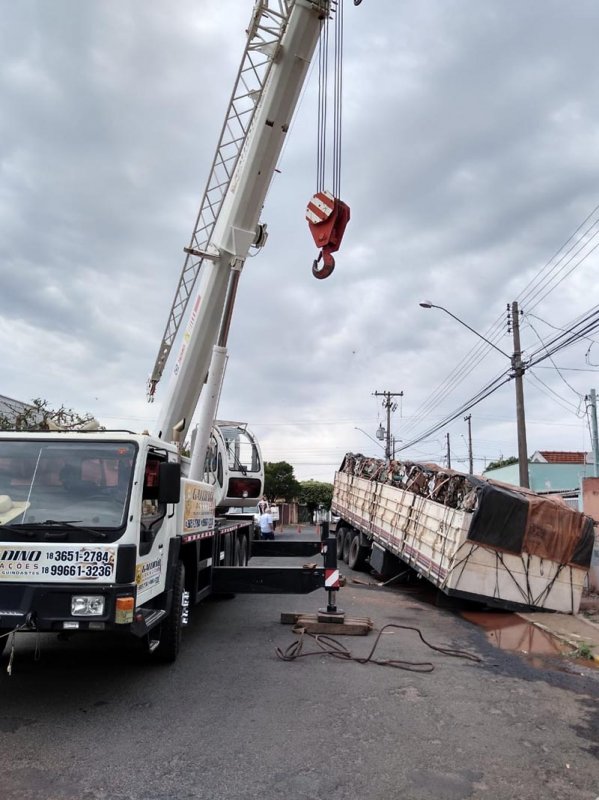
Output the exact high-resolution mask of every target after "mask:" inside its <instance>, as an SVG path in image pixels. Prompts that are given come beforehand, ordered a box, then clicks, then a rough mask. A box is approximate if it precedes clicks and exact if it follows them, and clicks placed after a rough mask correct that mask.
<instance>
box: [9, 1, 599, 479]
mask: <svg viewBox="0 0 599 800" xmlns="http://www.w3.org/2000/svg"><path fill="white" fill-rule="evenodd" d="M252 6H253V3H252V2H251V0H177V2H176V3H167V2H166V0H160V1H159V0H143V2H142V0H86V2H82V0H39V1H38V2H34V1H33V0H19V2H14V0H0V19H1V21H0V230H1V235H0V271H1V289H0V352H1V354H2V359H1V363H2V371H1V379H0V394H3V395H7V396H9V397H12V398H16V399H18V400H25V401H27V400H31V399H32V398H34V397H42V398H46V399H48V400H49V401H50V403H51V404H53V405H56V406H58V405H60V404H65V405H67V406H69V407H73V408H75V409H77V410H79V411H80V412H90V413H92V414H94V415H95V416H96V417H97V418H98V419H99V420H100V421H101V422H102V423H103V424H105V425H106V426H107V427H127V428H130V429H132V430H142V429H143V428H146V427H152V425H153V423H154V421H155V419H156V417H157V413H158V404H159V402H160V396H161V393H160V390H159V392H158V400H157V403H156V404H154V405H148V404H147V403H146V399H145V390H146V381H147V378H148V376H149V374H150V372H151V369H152V366H153V364H154V360H155V357H156V351H157V348H158V345H159V343H160V338H161V336H162V331H163V329H164V325H165V323H166V320H167V316H168V313H169V309H170V304H171V300H172V297H173V295H174V292H175V289H176V285H177V281H178V277H179V272H180V269H181V267H182V264H183V252H182V248H183V247H184V246H185V245H186V244H187V243H188V241H189V237H190V234H191V231H192V229H193V225H194V222H195V219H196V214H197V210H198V206H199V202H200V199H201V197H202V193H203V190H204V185H205V182H206V179H207V177H208V172H209V169H210V166H211V164H212V159H213V157H214V152H215V149H216V144H217V138H218V135H219V132H220V128H221V125H222V122H223V120H224V116H225V112H226V108H227V104H228V101H229V97H230V94H231V91H232V88H233V83H234V80H235V77H236V74H237V68H238V66H239V62H240V60H241V56H242V52H243V47H244V44H245V32H244V31H245V28H246V26H247V24H248V22H249V19H250V15H251V10H252ZM598 30H599V3H597V2H596V0H575V2H570V3H565V2H563V0H401V2H400V1H399V0H363V2H362V4H361V5H360V6H357V7H356V6H354V4H353V3H352V2H350V1H349V0H345V62H344V77H343V86H344V105H343V110H344V126H343V161H342V178H341V195H342V199H343V200H345V202H347V203H348V204H349V205H350V207H351V222H350V224H349V226H348V228H347V231H346V235H345V239H344V242H343V246H342V248H341V250H340V252H339V253H338V254H336V262H337V267H336V269H335V271H334V273H333V275H332V276H331V277H330V278H329V279H328V280H323V281H317V280H315V279H314V278H313V276H312V274H311V265H312V261H313V259H314V257H315V254H316V250H315V247H314V244H313V241H312V238H311V236H310V234H309V232H308V228H307V223H306V222H305V219H304V212H305V206H306V203H307V201H308V200H309V199H310V197H311V195H312V194H313V193H314V191H315V188H316V119H317V117H316V111H317V110H316V106H315V100H314V98H315V90H316V81H317V77H318V76H317V67H315V68H314V69H313V71H312V73H311V77H310V81H309V84H308V86H307V89H306V91H305V93H304V96H303V99H302V103H301V106H300V108H299V111H298V114H297V116H296V118H295V122H294V124H293V126H292V128H291V131H290V133H289V137H288V141H287V143H286V146H285V149H284V151H283V156H282V159H281V162H280V164H279V169H280V173H279V174H277V176H276V177H275V180H274V182H273V184H272V187H271V190H270V193H269V195H268V198H267V202H266V205H265V208H264V212H263V215H262V219H263V221H265V222H267V223H268V227H269V233H270V236H269V240H268V242H267V245H266V247H265V248H264V250H262V251H261V252H260V253H259V254H258V255H257V256H256V257H255V258H253V259H250V260H248V262H247V264H246V266H245V268H244V271H243V274H242V277H241V283H240V289H239V294H238V300H237V306H236V311H235V316H234V319H233V324H232V330H231V335H230V340H229V347H230V360H229V364H228V369H227V375H226V378H225V385H224V388H223V394H222V401H221V408H220V416H221V417H222V418H225V419H235V420H240V421H246V422H247V423H248V424H249V427H250V428H251V429H252V430H253V431H254V432H255V433H256V434H257V435H258V437H259V439H260V441H261V444H262V448H263V454H264V458H265V459H266V460H268V461H280V460H285V461H289V462H290V463H291V464H293V465H294V467H295V473H296V476H297V477H298V478H299V479H306V478H315V479H317V480H332V479H333V474H334V470H335V468H336V467H337V466H338V465H339V464H340V462H341V459H342V456H343V454H344V453H345V452H346V451H348V450H352V451H358V452H364V453H367V454H371V455H374V454H381V452H382V451H381V450H380V448H379V447H378V445H377V444H376V440H375V441H373V438H374V435H375V431H376V430H377V428H378V427H379V425H380V424H381V423H382V424H383V425H385V424H386V419H385V411H384V409H383V408H382V405H381V398H380V397H375V396H373V392H375V391H379V392H382V391H390V392H394V393H399V392H403V397H402V398H397V400H398V407H397V409H396V410H395V412H394V413H393V415H392V432H393V435H394V436H395V437H396V438H397V439H399V440H403V442H404V443H406V442H409V441H412V440H415V439H418V438H419V437H420V436H421V435H422V434H423V433H425V432H426V431H427V430H429V429H430V428H432V427H434V426H435V425H436V424H438V423H439V422H440V421H442V420H443V418H444V417H446V416H450V415H451V414H452V413H453V412H455V411H456V410H459V409H460V407H461V406H462V404H463V403H464V402H465V401H466V400H468V399H469V398H471V397H473V396H474V395H476V394H477V393H478V392H479V391H480V390H481V389H482V388H483V387H485V386H486V385H487V384H489V382H490V381H492V380H493V379H494V378H496V377H497V376H498V375H500V374H501V373H503V372H505V371H506V370H507V369H508V367H509V359H508V357H507V356H504V355H502V354H501V353H498V352H497V351H496V350H493V349H492V348H486V349H485V348H483V350H484V353H483V352H482V351H481V349H480V348H479V347H478V346H479V344H483V343H481V342H480V340H478V339H477V338H476V336H474V334H473V333H471V332H470V331H468V330H467V329H466V328H465V327H463V326H461V325H460V324H459V323H458V322H456V321H455V320H454V319H452V318H451V317H450V316H449V315H447V314H446V313H444V312H443V311H441V310H436V309H430V310H425V309H423V308H421V307H420V306H419V302H420V301H422V300H430V301H431V302H432V303H435V304H437V305H441V306H444V307H445V308H447V309H448V310H450V311H451V312H452V313H453V314H455V315H456V316H458V317H459V318H461V319H462V320H464V321H465V322H466V323H467V324H468V325H470V326H471V327H473V328H475V329H476V330H477V331H479V332H480V333H481V334H483V335H485V336H486V337H487V338H492V340H493V342H494V343H495V344H496V346H497V347H499V348H500V349H501V350H503V351H505V352H506V353H507V354H510V353H511V352H512V349H513V343H512V339H511V336H510V335H508V333H507V324H506V313H505V312H506V304H507V303H508V302H512V301H514V300H518V301H520V302H521V308H522V310H523V312H524V314H523V317H522V319H521V329H522V330H521V336H522V345H523V349H524V356H525V358H526V357H527V355H529V354H532V353H533V352H535V351H537V350H539V348H540V347H541V346H542V345H541V342H542V341H546V340H548V339H549V338H551V337H553V336H555V335H556V334H557V333H558V331H556V328H568V327H570V325H571V323H572V321H573V320H575V319H576V318H578V317H580V316H581V315H583V314H585V313H586V312H588V311H590V310H591V309H593V308H594V307H595V306H596V304H597V302H598V301H597V288H596V287H597V285H598V262H599V250H598V251H597V252H596V253H595V252H592V248H593V247H594V244H595V243H594V241H593V239H592V238H591V237H592V236H593V235H595V232H596V230H597V226H596V225H595V226H594V227H593V224H594V222H595V220H596V219H598V220H599V214H598V213H596V212H595V213H593V212H594V209H595V207H596V206H597V204H598V203H599V158H598V146H599V105H598V103H597V98H598V97H599V72H598V71H597V68H596V48H597V45H596V37H597V31H598ZM589 215H591V216H590V217H589ZM587 218H588V219H587ZM585 220H587V221H586V222H585ZM581 224H582V228H580V229H579V230H578V233H576V234H575V232H576V231H577V229H578V228H579V226H580V225H581ZM587 229H588V230H589V233H588V234H586V235H585V236H584V238H583V239H582V240H581V241H580V242H579V243H578V244H576V242H577V241H578V239H579V238H580V237H581V236H583V234H584V233H585V231H587ZM573 234H575V238H574V239H572V240H570V237H571V236H572V235H573ZM573 245H574V247H573ZM564 246H565V250H562V248H563V247H564ZM585 248H586V249H585ZM566 250H569V253H568V254H567V255H566V256H565V257H564V258H562V260H561V261H559V259H560V257H562V256H563V254H564V252H565V251H566ZM556 254H558V255H556ZM558 261H559V263H558ZM556 265H557V266H556ZM552 268H554V269H553V272H552V271H551V270H552ZM558 270H561V271H559V272H558ZM552 276H553V277H552ZM549 290H551V291H549ZM598 335H599V334H598ZM482 355H484V358H482V359H481V356H482ZM555 365H557V367H559V368H560V371H559V372H558V371H557V370H556V369H555ZM593 365H595V366H593ZM597 365H599V344H595V343H594V342H592V341H590V340H588V339H586V340H584V341H581V342H579V343H578V344H575V345H574V346H572V347H570V348H568V349H566V350H564V351H563V352H560V353H558V354H556V355H555V356H554V357H553V360H549V359H546V360H545V361H543V362H542V364H539V365H538V366H536V367H535V368H534V369H533V370H531V371H529V372H528V373H527V374H526V377H525V401H526V414H527V432H528V452H529V454H532V453H533V452H534V451H535V450H538V449H546V450H581V449H587V450H588V449H590V447H591V444H590V434H589V424H588V418H587V416H586V415H585V401H584V397H585V395H587V394H588V393H589V390H590V389H591V388H592V387H593V386H595V385H596V375H595V374H594V373H596V371H597ZM170 366H172V365H170ZM470 367H473V368H472V369H470ZM169 372H170V367H169V368H167V373H166V375H167V376H168V373H169ZM164 383H165V385H166V380H165V381H164ZM470 413H471V414H472V434H473V451H474V457H475V462H474V464H475V471H482V469H483V468H484V466H485V463H486V462H488V461H490V460H494V459H497V458H498V457H500V456H504V457H507V456H511V455H516V453H517V440H516V425H515V394H514V383H513V381H510V382H508V383H507V384H506V385H504V386H502V387H500V388H499V389H497V391H495V392H494V393H493V394H492V395H490V396H489V397H488V398H487V399H485V400H483V401H482V402H481V403H479V404H478V405H476V406H475V407H474V408H472V410H471V412H470ZM463 416H464V414H463V413H462V414H460V415H459V416H458V418H457V419H456V420H455V421H454V422H453V423H451V424H448V425H446V426H443V427H442V428H441V429H440V430H439V431H437V432H435V433H433V434H432V435H430V436H428V437H427V438H425V439H424V440H422V441H419V442H418V443H416V444H413V445H412V446H410V447H409V448H408V449H407V450H406V451H404V452H403V453H402V455H403V456H409V457H411V458H414V459H416V460H426V461H437V462H441V463H442V461H443V459H444V457H445V447H446V439H445V436H446V434H447V433H449V434H450V441H451V451H452V462H453V465H454V466H455V467H456V468H458V469H460V468H463V469H465V468H466V467H467V461H466V459H467V444H466V437H467V427H466V423H465V422H464V420H463ZM357 429H362V430H357ZM369 437H372V439H371V438H369ZM397 446H398V448H399V447H401V446H403V445H402V444H401V443H399V444H398V445H397Z"/></svg>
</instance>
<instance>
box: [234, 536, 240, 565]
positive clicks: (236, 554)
mask: <svg viewBox="0 0 599 800" xmlns="http://www.w3.org/2000/svg"><path fill="white" fill-rule="evenodd" d="M234 547H235V549H234V551H233V566H234V567H240V566H241V542H240V541H239V537H238V536H235V545H234Z"/></svg>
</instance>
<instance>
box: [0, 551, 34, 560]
mask: <svg viewBox="0 0 599 800" xmlns="http://www.w3.org/2000/svg"><path fill="white" fill-rule="evenodd" d="M41 557H42V551H41V550H4V551H3V552H2V555H0V561H9V562H10V561H39V560H40V558H41Z"/></svg>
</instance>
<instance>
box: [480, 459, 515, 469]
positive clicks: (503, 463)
mask: <svg viewBox="0 0 599 800" xmlns="http://www.w3.org/2000/svg"><path fill="white" fill-rule="evenodd" d="M517 463H518V459H517V458H516V456H510V457H509V458H499V459H498V460H497V461H491V463H490V464H488V465H487V466H486V467H485V472H488V471H489V470H490V469H499V467H509V466H510V465H511V464H517Z"/></svg>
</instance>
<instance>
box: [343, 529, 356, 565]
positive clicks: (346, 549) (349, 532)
mask: <svg viewBox="0 0 599 800" xmlns="http://www.w3.org/2000/svg"><path fill="white" fill-rule="evenodd" d="M353 535H354V531H352V530H346V531H345V536H344V537H343V560H344V561H345V563H346V564H347V563H348V561H349V546H350V544H351V540H352V536H353Z"/></svg>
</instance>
